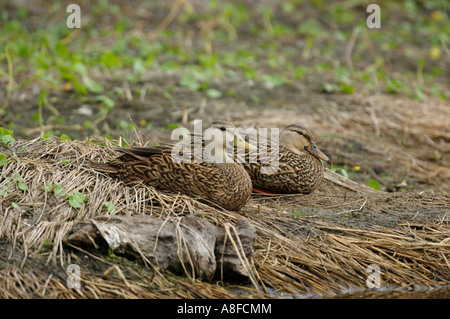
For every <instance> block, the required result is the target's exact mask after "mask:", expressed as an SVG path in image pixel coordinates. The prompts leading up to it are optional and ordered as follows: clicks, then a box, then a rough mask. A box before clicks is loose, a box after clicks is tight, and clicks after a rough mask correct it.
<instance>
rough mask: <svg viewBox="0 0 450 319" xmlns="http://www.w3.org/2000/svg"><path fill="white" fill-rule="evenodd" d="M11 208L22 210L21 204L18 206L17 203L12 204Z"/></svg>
mask: <svg viewBox="0 0 450 319" xmlns="http://www.w3.org/2000/svg"><path fill="white" fill-rule="evenodd" d="M11 206H12V208H15V209H19V208H20V207H19V204H17V203H16V202H12V203H11Z"/></svg>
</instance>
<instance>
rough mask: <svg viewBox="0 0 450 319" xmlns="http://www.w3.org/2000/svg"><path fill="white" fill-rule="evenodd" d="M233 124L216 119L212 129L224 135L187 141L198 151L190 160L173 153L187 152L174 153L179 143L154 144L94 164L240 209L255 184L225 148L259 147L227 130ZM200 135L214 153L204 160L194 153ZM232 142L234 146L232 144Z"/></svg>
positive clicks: (132, 178)
mask: <svg viewBox="0 0 450 319" xmlns="http://www.w3.org/2000/svg"><path fill="white" fill-rule="evenodd" d="M231 125H232V124H231ZM229 127H230V123H228V122H225V121H217V122H214V123H212V125H211V126H210V128H212V129H215V130H216V131H215V135H214V136H215V137H221V138H214V139H213V140H212V141H211V142H209V140H208V141H205V140H204V139H203V138H202V137H199V136H196V137H194V138H193V139H190V141H189V142H188V143H186V144H184V146H185V147H186V146H188V147H189V148H190V149H193V150H194V151H193V152H192V155H190V159H191V160H189V161H182V160H180V158H179V157H177V156H175V157H174V156H173V154H175V155H176V153H177V152H178V154H179V155H183V149H181V151H176V152H175V153H173V152H172V151H173V150H174V147H175V145H176V144H162V145H160V146H152V147H133V148H119V149H118V151H119V152H121V153H123V155H121V156H120V157H118V158H116V159H114V160H112V161H109V162H107V163H92V164H91V167H93V168H94V169H95V170H97V171H100V172H104V173H108V174H109V175H111V176H114V177H117V178H119V179H121V180H123V181H124V182H125V183H127V184H130V183H134V182H136V181H138V182H139V181H142V182H143V183H145V184H146V185H149V186H153V187H155V188H156V189H158V190H160V191H164V192H170V193H181V194H186V195H189V196H192V197H199V198H201V199H203V200H206V201H207V202H208V203H210V204H211V203H212V204H215V205H219V206H221V207H223V208H225V209H228V210H234V211H237V210H239V209H241V208H242V207H243V206H244V205H245V204H246V203H247V201H248V200H249V198H250V196H251V193H252V183H251V180H250V177H249V176H248V174H247V172H246V171H245V169H244V168H243V167H242V166H241V165H239V164H237V163H235V162H233V160H232V159H231V158H230V157H229V156H228V155H227V153H226V151H225V148H226V147H227V146H228V147H229V146H231V147H233V144H234V146H235V147H238V148H244V149H253V148H255V146H253V145H250V144H248V143H247V142H245V141H244V140H243V138H242V137H241V136H240V135H239V134H237V132H236V134H235V133H234V130H229V129H227V128H229ZM196 138H200V139H202V141H201V142H202V143H200V145H202V144H203V146H202V147H201V151H202V153H206V152H203V151H204V150H205V147H208V146H209V147H210V149H213V151H212V152H211V155H208V154H206V156H204V157H206V158H204V160H203V161H201V162H194V161H193V158H194V157H193V156H194V155H193V154H197V153H195V149H194V147H193V146H194V144H193V143H194V142H193V141H194V140H195V139H196ZM229 141H230V142H231V145H228V144H230V143H229ZM210 143H213V144H210ZM178 146H179V145H178ZM211 146H212V147H211ZM185 150H186V148H185ZM177 158H178V159H177Z"/></svg>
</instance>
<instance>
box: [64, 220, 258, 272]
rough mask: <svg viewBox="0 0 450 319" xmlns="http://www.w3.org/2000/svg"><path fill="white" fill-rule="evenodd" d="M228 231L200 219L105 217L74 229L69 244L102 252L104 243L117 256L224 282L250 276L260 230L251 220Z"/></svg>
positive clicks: (229, 228)
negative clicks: (249, 265) (249, 262)
mask: <svg viewBox="0 0 450 319" xmlns="http://www.w3.org/2000/svg"><path fill="white" fill-rule="evenodd" d="M226 229H228V232H227V231H226V230H225V228H219V227H216V226H214V225H213V224H211V223H209V222H208V221H206V220H205V219H204V218H201V217H200V216H199V215H188V216H186V217H180V218H177V219H174V220H172V219H160V218H156V217H152V216H148V215H135V216H115V215H114V216H101V217H97V218H94V219H91V220H90V221H89V222H83V223H79V224H77V225H76V226H74V228H73V233H72V234H71V235H69V236H68V237H67V238H66V239H65V240H64V242H65V243H69V244H72V245H83V246H86V245H88V246H94V247H95V248H98V247H99V245H100V242H101V241H102V240H104V242H106V243H107V245H108V246H109V248H110V249H113V250H114V251H116V252H119V253H122V254H124V255H132V256H135V257H141V258H144V259H147V260H148V261H150V263H152V264H153V265H157V266H159V267H161V268H163V269H168V270H170V271H173V272H174V273H183V272H185V273H187V274H189V275H192V276H194V277H203V278H212V277H213V276H214V274H215V273H216V269H217V270H220V275H222V277H228V276H235V275H239V276H245V277H247V276H248V268H247V266H246V265H242V264H243V263H245V261H246V260H247V258H248V257H249V256H251V255H252V254H253V241H254V238H255V229H254V227H253V226H252V225H251V224H250V223H249V222H248V221H246V220H242V221H239V222H238V223H237V225H236V226H235V227H232V226H231V225H228V226H227V228H226ZM236 234H237V236H236ZM230 236H231V238H232V240H231V238H230Z"/></svg>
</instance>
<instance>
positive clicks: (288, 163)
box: [242, 124, 328, 195]
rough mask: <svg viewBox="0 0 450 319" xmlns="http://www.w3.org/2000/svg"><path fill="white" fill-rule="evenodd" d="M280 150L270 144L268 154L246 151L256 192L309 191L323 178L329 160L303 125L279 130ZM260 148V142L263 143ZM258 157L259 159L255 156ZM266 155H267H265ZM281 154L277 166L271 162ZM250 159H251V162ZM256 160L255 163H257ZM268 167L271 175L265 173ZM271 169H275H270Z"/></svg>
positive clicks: (246, 167)
mask: <svg viewBox="0 0 450 319" xmlns="http://www.w3.org/2000/svg"><path fill="white" fill-rule="evenodd" d="M278 146H279V148H278V153H277V152H276V149H275V150H274V151H272V150H271V148H270V145H268V146H267V154H265V155H263V154H261V153H260V152H259V151H258V152H250V154H251V153H253V154H254V155H253V157H252V156H251V155H249V153H248V152H246V159H245V163H243V164H242V165H243V166H244V168H245V170H246V171H247V173H248V174H249V175H250V178H251V180H252V184H253V191H254V192H257V193H263V194H266V195H270V194H299V193H300V194H309V193H311V192H313V191H314V190H316V189H317V188H318V187H319V186H320V184H321V183H322V181H323V176H324V166H323V163H322V162H321V160H324V161H328V157H327V156H326V155H325V154H323V153H322V152H321V151H320V150H319V148H318V147H317V145H316V144H315V142H314V140H313V136H312V134H311V132H310V131H309V130H308V129H307V128H306V127H305V126H303V125H302V124H291V125H288V126H286V127H285V128H283V130H282V131H281V133H280V143H279V145H278ZM259 148H260V150H261V145H260V147H259ZM256 155H257V156H258V159H257V161H256V160H255V159H256V158H255V157H254V156H256ZM264 156H265V158H264ZM268 156H271V158H272V159H274V158H277V157H278V166H274V167H273V168H271V167H272V164H268V162H270V159H268ZM250 160H251V161H250ZM255 161H256V162H255ZM263 167H265V168H266V169H267V171H269V172H270V174H263V173H262V168H263ZM271 170H272V171H271Z"/></svg>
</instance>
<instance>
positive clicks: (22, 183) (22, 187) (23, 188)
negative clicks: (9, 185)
mask: <svg viewBox="0 0 450 319" xmlns="http://www.w3.org/2000/svg"><path fill="white" fill-rule="evenodd" d="M17 186H18V187H19V189H20V190H23V191H26V190H27V189H28V187H27V185H26V184H25V183H24V182H23V180H22V178H20V179H18V180H17Z"/></svg>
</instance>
